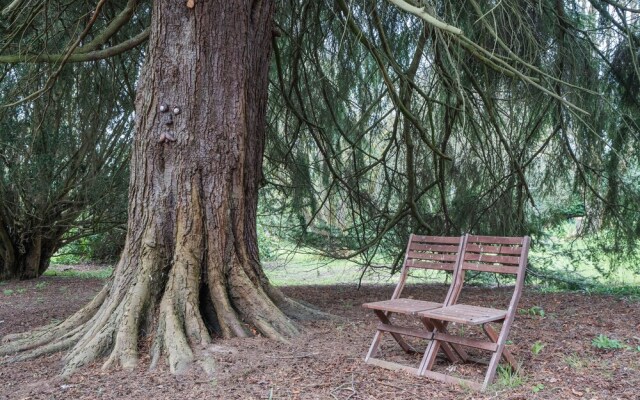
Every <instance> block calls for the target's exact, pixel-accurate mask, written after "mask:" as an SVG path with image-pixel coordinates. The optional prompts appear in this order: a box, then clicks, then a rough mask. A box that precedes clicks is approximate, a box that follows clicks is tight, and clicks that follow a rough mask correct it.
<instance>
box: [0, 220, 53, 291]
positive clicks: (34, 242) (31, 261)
mask: <svg viewBox="0 0 640 400" xmlns="http://www.w3.org/2000/svg"><path fill="white" fill-rule="evenodd" d="M20 239H22V238H16V237H11V235H9V234H8V233H7V230H6V229H5V228H4V227H0V280H8V279H34V278H37V277H39V276H41V275H42V274H43V273H44V272H45V271H46V270H47V268H48V267H49V260H50V259H51V255H52V254H53V253H54V252H55V251H56V250H57V249H58V246H57V244H56V243H58V240H56V239H54V240H51V239H49V238H46V237H44V236H43V234H42V233H39V232H35V233H32V234H31V235H30V236H29V237H28V238H27V239H26V240H25V239H22V240H20ZM18 243H19V245H18Z"/></svg>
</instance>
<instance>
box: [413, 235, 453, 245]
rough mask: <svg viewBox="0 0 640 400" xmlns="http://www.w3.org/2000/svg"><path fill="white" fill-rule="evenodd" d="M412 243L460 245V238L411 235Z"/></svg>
mask: <svg viewBox="0 0 640 400" xmlns="http://www.w3.org/2000/svg"><path fill="white" fill-rule="evenodd" d="M412 242H425V243H448V244H460V236H423V235H413V240H412Z"/></svg>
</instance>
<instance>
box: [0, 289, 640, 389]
mask: <svg viewBox="0 0 640 400" xmlns="http://www.w3.org/2000/svg"><path fill="white" fill-rule="evenodd" d="M102 283H103V282H102V281H101V280H98V279H81V278H65V277H43V278H40V279H37V280H33V281H27V282H3V283H2V284H0V336H3V335H5V334H8V333H13V332H20V331H24V330H27V329H30V328H33V327H36V326H39V325H42V324H45V323H50V322H51V321H53V320H62V319H64V318H65V317H66V316H68V315H70V314H71V313H73V312H74V311H75V310H77V309H78V308H80V307H81V306H82V305H84V304H85V303H86V302H87V301H88V299H90V298H91V296H93V295H94V294H95V293H97V291H98V290H99V289H100V288H101V287H102ZM283 290H284V291H285V293H286V294H287V295H289V296H291V297H293V298H296V299H302V300H304V301H306V302H307V303H310V304H313V305H314V306H316V307H317V308H319V309H322V310H324V311H327V312H330V313H332V314H334V315H337V316H339V317H341V318H340V319H338V320H320V321H318V320H314V321H301V322H300V325H301V327H302V328H303V334H302V335H301V336H300V337H298V338H295V339H293V340H292V341H291V342H290V343H287V344H285V343H277V342H274V341H271V340H267V339H264V338H260V337H256V338H251V339H230V340H216V341H215V343H214V344H213V345H211V346H210V347H209V348H208V349H207V350H206V351H207V353H208V354H209V356H210V357H212V358H213V359H214V360H215V364H216V368H217V369H216V374H215V377H214V378H213V379H211V378H209V377H208V376H207V375H205V374H204V373H203V372H202V371H201V369H200V368H199V367H197V366H194V367H193V368H191V369H190V370H188V371H187V372H186V373H184V374H181V375H172V374H170V373H169V372H168V371H167V369H166V368H164V367H158V368H157V369H156V370H153V371H150V370H149V360H148V359H147V358H144V357H143V358H142V359H141V362H140V364H139V366H138V367H137V368H136V369H135V370H134V371H132V372H131V371H122V370H117V369H116V370H110V371H103V370H102V369H101V365H100V364H99V363H96V364H94V365H90V366H88V367H85V368H84V369H82V370H81V371H79V372H78V373H76V374H74V375H72V376H71V377H69V378H67V379H60V378H58V377H57V374H58V373H59V371H60V366H61V358H62V356H63V354H54V355H51V356H45V357H41V358H38V359H36V360H33V361H30V362H18V363H8V364H7V363H4V364H2V365H0V399H5V398H6V399H70V398H71V399H351V400H356V399H418V398H433V399H639V398H640V389H639V388H640V351H638V349H637V348H638V346H640V303H638V302H637V301H632V300H628V299H624V298H616V297H612V296H602V295H583V294H577V293H540V292H538V291H536V290H534V289H533V288H527V289H525V292H524V294H523V296H522V299H521V301H520V307H519V308H520V309H521V310H522V311H521V312H520V313H519V314H518V316H517V317H516V320H515V323H514V325H513V328H512V330H511V334H510V336H509V339H510V340H511V342H512V344H510V348H511V351H512V352H513V353H514V355H515V356H516V358H517V359H518V360H519V361H520V362H521V372H520V373H519V374H518V375H516V376H515V377H514V378H513V379H512V381H511V383H509V382H505V380H501V381H500V382H502V385H500V384H498V385H494V386H492V387H491V388H490V389H489V390H487V391H486V392H485V393H478V392H473V391H470V390H468V389H465V388H461V387H456V386H449V385H446V384H442V383H438V382H433V381H430V380H428V379H425V378H419V377H415V376H412V375H409V374H408V373H406V372H401V371H399V372H394V371H388V370H385V369H381V368H377V367H374V366H370V365H366V364H365V363H364V362H363V357H364V355H365V354H366V352H367V349H368V347H369V344H370V342H371V338H372V336H373V333H374V326H375V324H376V323H377V320H376V319H375V316H374V315H373V313H371V312H370V311H368V310H364V309H362V308H361V307H360V305H361V304H362V303H364V302H367V301H375V300H381V299H385V298H389V297H390V295H391V292H392V291H393V287H391V286H366V287H363V288H361V289H360V290H358V289H357V288H356V287H355V286H353V285H338V286H299V287H285V288H283ZM425 293H428V295H427V296H426V297H427V298H432V299H440V298H444V295H445V293H446V288H445V287H442V286H432V285H414V286H409V287H407V289H405V295H407V296H414V297H417V298H420V297H422V298H424V297H425V296H423V295H424V294H425ZM467 296H468V299H470V300H478V299H486V298H488V296H494V297H496V296H497V297H498V298H500V297H504V298H506V297H507V296H508V292H507V290H506V289H486V288H471V289H470V290H469V291H467ZM534 307H539V308H541V309H543V310H544V316H541V315H538V314H540V313H539V312H537V313H534V312H527V311H528V310H532V308H534ZM600 334H603V335H606V336H607V337H609V338H611V339H617V340H619V341H620V342H622V343H624V344H625V346H628V348H624V349H617V350H599V349H597V348H595V347H594V346H593V345H592V340H593V339H594V338H595V337H597V336H598V335H600ZM536 342H538V345H536V346H537V348H540V346H542V349H541V350H540V351H539V352H538V353H537V354H535V353H536V352H535V351H534V350H532V347H533V346H534V344H535V343H536ZM416 345H417V346H420V345H421V344H420V343H417V344H416ZM381 354H382V355H384V357H386V358H388V359H395V360H403V361H404V362H407V363H414V364H415V365H417V364H418V363H419V358H420V356H419V355H405V354H404V353H403V352H402V351H401V350H399V347H398V346H397V345H395V344H394V343H393V342H391V341H390V340H387V341H385V342H384V343H383V346H382V349H381ZM7 359H8V357H7V358H5V361H6V360H7ZM1 360H2V359H0V361H1ZM442 368H444V366H442ZM455 368H458V367H457V366H456V367H455ZM477 370H479V368H477V367H476V366H473V365H471V366H467V365H464V366H459V371H460V372H465V373H470V374H471V375H473V374H478V373H479V372H478V371H477ZM480 374H481V373H480ZM478 376H480V375H478Z"/></svg>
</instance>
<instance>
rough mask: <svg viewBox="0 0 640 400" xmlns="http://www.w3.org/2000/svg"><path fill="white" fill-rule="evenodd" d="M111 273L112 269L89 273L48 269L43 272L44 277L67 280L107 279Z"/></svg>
mask: <svg viewBox="0 0 640 400" xmlns="http://www.w3.org/2000/svg"><path fill="white" fill-rule="evenodd" d="M112 273H113V267H104V268H99V269H95V270H90V271H78V270H74V269H67V270H57V269H55V268H49V269H48V270H46V271H45V272H44V276H63V277H69V278H83V279H107V278H109V277H110V276H111V274H112Z"/></svg>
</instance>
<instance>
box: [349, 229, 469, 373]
mask: <svg viewBox="0 0 640 400" xmlns="http://www.w3.org/2000/svg"><path fill="white" fill-rule="evenodd" d="M463 242H464V237H441V236H421V235H413V234H412V235H411V236H410V237H409V243H408V245H407V250H406V252H405V257H404V262H403V264H402V270H401V273H400V280H399V282H398V285H397V286H396V288H395V291H394V292H393V295H392V296H391V299H389V300H384V301H377V302H373V303H365V304H363V305H362V306H363V307H364V308H367V309H371V310H373V312H374V313H375V315H376V316H377V317H378V319H379V320H380V323H379V324H378V326H377V327H376V333H375V335H374V337H373V341H372V343H371V346H370V348H369V352H368V353H367V355H366V357H365V362H366V363H368V364H374V365H377V366H381V367H384V368H388V369H394V370H395V369H403V370H406V371H409V372H412V373H415V374H418V373H419V371H420V369H419V367H411V366H407V365H403V364H399V363H395V362H391V361H385V360H382V359H379V358H376V357H375V356H376V354H377V352H378V349H379V347H380V341H381V339H382V337H383V335H384V334H385V333H387V334H390V335H391V336H392V337H393V339H395V341H396V342H397V343H398V344H399V345H400V347H401V348H402V349H403V350H404V351H405V352H407V353H411V352H415V351H416V350H415V349H413V348H412V347H411V346H410V345H409V344H408V343H407V342H406V341H405V340H404V339H403V337H402V336H403V335H406V336H413V337H418V338H423V339H431V338H432V336H433V333H432V331H433V329H434V326H433V324H431V322H430V321H429V319H428V318H426V317H422V318H420V320H421V321H422V324H423V328H415V327H407V326H399V325H394V323H392V318H391V316H392V315H393V314H394V313H395V314H403V315H409V316H414V317H415V318H416V320H418V318H419V317H418V314H419V313H420V312H423V311H426V310H433V309H438V308H441V307H443V306H448V305H451V304H454V303H455V300H456V295H457V293H456V290H454V283H455V282H456V279H455V272H456V271H457V269H458V265H459V263H460V259H461V250H462V247H463ZM412 269H428V270H436V271H448V272H451V273H452V275H453V277H452V279H451V285H450V287H449V291H448V293H447V295H446V297H445V298H444V299H442V301H431V300H422V299H409V298H403V297H401V295H402V291H403V289H404V287H405V284H406V281H407V277H408V275H409V272H410V270H412ZM455 347H457V346H450V345H445V346H442V349H443V350H444V352H445V354H446V356H447V358H449V359H450V360H451V361H457V360H458V359H459V358H460V354H458V353H457V352H456V350H455ZM463 356H464V354H463Z"/></svg>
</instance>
